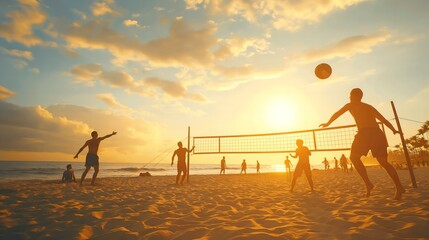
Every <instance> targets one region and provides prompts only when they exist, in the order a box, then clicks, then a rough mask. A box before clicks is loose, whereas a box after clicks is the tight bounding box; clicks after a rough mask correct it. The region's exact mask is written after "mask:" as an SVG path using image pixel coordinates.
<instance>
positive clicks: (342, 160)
mask: <svg viewBox="0 0 429 240" xmlns="http://www.w3.org/2000/svg"><path fill="white" fill-rule="evenodd" d="M340 166H341V168H342V169H343V171H344V172H349V166H348V163H347V158H346V156H345V155H344V154H342V155H341V157H340Z"/></svg>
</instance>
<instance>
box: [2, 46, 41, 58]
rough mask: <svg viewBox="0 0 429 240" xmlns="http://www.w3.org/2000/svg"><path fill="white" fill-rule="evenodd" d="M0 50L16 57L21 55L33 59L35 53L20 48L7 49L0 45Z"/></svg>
mask: <svg viewBox="0 0 429 240" xmlns="http://www.w3.org/2000/svg"><path fill="white" fill-rule="evenodd" d="M0 50H1V51H2V52H5V53H6V54H8V55H10V56H15V57H19V58H25V59H27V60H30V61H31V60H33V53H32V52H30V51H22V50H18V49H11V50H9V49H5V48H2V47H0Z"/></svg>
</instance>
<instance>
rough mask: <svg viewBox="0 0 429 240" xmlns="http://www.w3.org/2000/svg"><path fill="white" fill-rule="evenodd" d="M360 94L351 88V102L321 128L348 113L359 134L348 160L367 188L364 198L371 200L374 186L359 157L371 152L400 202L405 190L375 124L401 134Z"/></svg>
mask: <svg viewBox="0 0 429 240" xmlns="http://www.w3.org/2000/svg"><path fill="white" fill-rule="evenodd" d="M362 97H363V92H362V90H361V89H359V88H354V89H352V90H351V91H350V102H349V103H347V104H346V105H344V106H343V107H342V108H341V109H340V110H338V111H337V112H335V113H334V114H333V115H332V116H331V118H330V119H329V121H328V122H327V123H322V124H320V127H328V126H329V125H330V124H331V123H332V122H333V121H335V120H336V119H337V118H338V117H340V116H341V115H343V114H344V113H345V112H347V111H348V112H350V113H351V115H352V116H353V118H354V119H355V122H356V125H357V128H358V132H357V134H356V136H355V139H354V140H353V143H352V146H351V152H350V160H351V162H352V163H353V165H354V167H355V169H356V171H357V172H358V173H359V175H360V176H361V178H362V180H363V181H364V182H365V185H366V196H370V194H371V190H372V189H373V188H374V185H373V184H372V183H371V181H370V180H369V178H368V173H367V171H366V168H365V166H364V165H363V163H362V161H361V160H360V158H361V156H363V155H366V154H367V153H368V151H369V150H371V152H372V155H373V156H374V157H375V158H377V161H378V162H379V163H380V165H381V166H382V167H383V168H384V169H385V170H386V172H387V174H388V175H389V177H390V178H391V179H392V181H393V183H394V184H395V187H396V191H395V195H394V198H395V199H400V198H401V196H402V194H403V193H404V192H405V189H404V188H403V187H402V184H401V182H400V180H399V177H398V173H397V172H396V170H395V168H393V166H392V165H390V164H389V162H388V161H387V146H388V145H387V139H386V135H385V134H384V133H383V131H382V130H381V129H380V128H379V126H378V125H379V124H378V123H377V120H379V121H381V122H382V123H383V124H384V125H385V126H387V127H388V128H389V129H390V130H391V131H392V132H393V133H394V134H396V133H399V134H402V133H401V132H399V131H397V130H396V129H395V127H393V125H392V124H391V123H390V122H389V121H388V120H387V119H386V118H385V117H383V115H381V113H379V112H378V111H377V110H376V109H375V108H374V107H373V106H371V105H369V104H367V103H364V102H362Z"/></svg>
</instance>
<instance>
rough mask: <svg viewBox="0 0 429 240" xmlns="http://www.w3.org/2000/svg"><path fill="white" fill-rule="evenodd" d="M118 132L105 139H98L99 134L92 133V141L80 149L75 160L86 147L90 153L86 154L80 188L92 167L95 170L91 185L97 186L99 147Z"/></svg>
mask: <svg viewBox="0 0 429 240" xmlns="http://www.w3.org/2000/svg"><path fill="white" fill-rule="evenodd" d="M115 134H116V132H113V133H111V134H108V135H106V136H104V137H100V138H99V137H98V133H97V132H96V131H92V132H91V137H92V138H91V139H89V140H88V141H86V142H85V144H84V145H83V146H82V147H81V148H80V149H79V151H78V152H77V153H76V155H75V156H74V158H78V156H79V153H80V152H82V151H83V149H85V147H87V146H88V153H87V154H86V161H85V171H84V172H83V173H82V177H81V178H80V186H82V184H83V180H85V177H86V174H87V173H88V171H89V169H91V167H93V168H94V174H93V175H92V180H91V185H94V184H95V179H96V178H97V174H98V171H99V162H98V159H99V157H98V155H97V153H98V147H99V146H100V142H101V141H103V140H104V139H106V138H109V137H111V136H113V135H115Z"/></svg>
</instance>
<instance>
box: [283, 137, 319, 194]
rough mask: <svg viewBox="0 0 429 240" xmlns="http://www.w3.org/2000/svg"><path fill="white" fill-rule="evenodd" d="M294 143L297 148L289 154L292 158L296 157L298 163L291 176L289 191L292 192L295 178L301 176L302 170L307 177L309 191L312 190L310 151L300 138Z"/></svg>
mask: <svg viewBox="0 0 429 240" xmlns="http://www.w3.org/2000/svg"><path fill="white" fill-rule="evenodd" d="M296 145H297V146H298V148H297V149H296V150H295V155H292V154H289V155H290V156H291V157H293V158H297V157H299V158H298V163H297V164H296V167H295V172H294V174H293V178H292V185H291V187H290V191H291V192H293V188H294V187H295V183H296V179H297V178H298V177H299V176H301V174H302V172H303V171H304V173H305V176H306V177H307V181H308V184H309V185H310V187H311V191H313V179H312V176H311V168H310V155H311V152H310V150H309V149H308V147H306V146H304V141H303V140H301V139H298V140H296Z"/></svg>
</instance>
